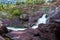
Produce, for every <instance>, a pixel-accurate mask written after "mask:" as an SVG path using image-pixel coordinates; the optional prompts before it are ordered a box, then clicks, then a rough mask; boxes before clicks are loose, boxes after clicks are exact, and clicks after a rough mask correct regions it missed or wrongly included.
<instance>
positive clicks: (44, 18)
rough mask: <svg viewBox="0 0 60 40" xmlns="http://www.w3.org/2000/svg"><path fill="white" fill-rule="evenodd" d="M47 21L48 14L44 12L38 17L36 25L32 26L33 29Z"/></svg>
mask: <svg viewBox="0 0 60 40" xmlns="http://www.w3.org/2000/svg"><path fill="white" fill-rule="evenodd" d="M46 21H47V18H46V14H44V15H43V16H42V17H41V18H39V19H38V21H37V23H36V25H34V26H32V29H36V28H38V25H39V24H41V23H43V24H46Z"/></svg>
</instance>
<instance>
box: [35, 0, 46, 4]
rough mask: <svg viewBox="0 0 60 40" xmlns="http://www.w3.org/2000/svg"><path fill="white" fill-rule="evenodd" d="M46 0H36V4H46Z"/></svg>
mask: <svg viewBox="0 0 60 40" xmlns="http://www.w3.org/2000/svg"><path fill="white" fill-rule="evenodd" d="M44 3H45V0H35V2H34V4H44Z"/></svg>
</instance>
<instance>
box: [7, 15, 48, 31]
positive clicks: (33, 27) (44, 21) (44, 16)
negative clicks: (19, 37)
mask: <svg viewBox="0 0 60 40" xmlns="http://www.w3.org/2000/svg"><path fill="white" fill-rule="evenodd" d="M46 21H47V18H46V14H44V15H43V16H42V17H41V18H39V19H38V21H37V23H36V24H35V25H33V26H32V29H36V28H38V25H39V24H41V23H43V24H46ZM7 29H10V30H14V31H18V30H26V29H27V28H13V27H7Z"/></svg>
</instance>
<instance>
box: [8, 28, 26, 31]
mask: <svg viewBox="0 0 60 40" xmlns="http://www.w3.org/2000/svg"><path fill="white" fill-rule="evenodd" d="M7 29H9V30H13V31H18V30H26V29H27V28H14V27H7Z"/></svg>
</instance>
